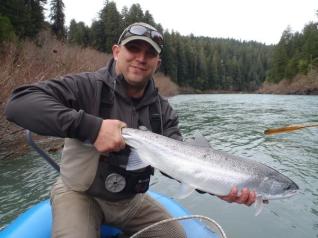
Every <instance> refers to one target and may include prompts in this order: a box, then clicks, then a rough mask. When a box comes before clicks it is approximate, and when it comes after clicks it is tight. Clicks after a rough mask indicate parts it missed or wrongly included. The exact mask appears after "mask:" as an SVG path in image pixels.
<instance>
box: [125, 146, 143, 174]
mask: <svg viewBox="0 0 318 238" xmlns="http://www.w3.org/2000/svg"><path fill="white" fill-rule="evenodd" d="M147 166H149V164H147V163H145V162H144V161H143V160H141V159H140V157H139V155H138V153H137V152H136V150H135V149H131V152H130V154H129V157H128V163H127V166H126V170H138V169H142V168H145V167H147Z"/></svg>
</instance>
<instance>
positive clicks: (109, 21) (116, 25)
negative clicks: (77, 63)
mask: <svg viewBox="0 0 318 238" xmlns="http://www.w3.org/2000/svg"><path fill="white" fill-rule="evenodd" d="M100 19H101V25H102V27H103V34H102V38H103V40H104V41H103V43H102V45H101V46H100V48H101V49H103V51H105V52H108V53H110V52H111V51H112V46H113V44H115V43H117V41H118V38H119V36H120V33H121V32H122V31H123V29H122V23H121V15H120V13H119V12H118V11H117V7H116V3H115V2H108V1H106V5H105V7H104V8H103V10H102V11H101V14H100Z"/></svg>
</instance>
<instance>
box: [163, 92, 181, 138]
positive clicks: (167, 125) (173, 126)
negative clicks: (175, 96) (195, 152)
mask: <svg viewBox="0 0 318 238" xmlns="http://www.w3.org/2000/svg"><path fill="white" fill-rule="evenodd" d="M161 109H162V115H163V135H164V136H167V137H171V138H173V139H175V140H182V135H181V132H180V129H179V119H178V115H177V113H176V112H175V111H174V110H173V108H172V107H171V105H170V104H169V102H168V100H166V99H163V98H162V97H161Z"/></svg>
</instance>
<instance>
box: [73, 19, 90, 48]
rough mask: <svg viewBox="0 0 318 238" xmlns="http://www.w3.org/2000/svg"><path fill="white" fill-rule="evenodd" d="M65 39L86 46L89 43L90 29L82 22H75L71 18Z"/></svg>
mask: <svg viewBox="0 0 318 238" xmlns="http://www.w3.org/2000/svg"><path fill="white" fill-rule="evenodd" d="M67 39H68V41H69V42H70V43H71V44H77V45H81V46H84V47H87V46H88V45H89V44H90V29H89V27H88V26H86V25H85V24H84V22H78V23H77V22H76V21H75V20H74V19H72V20H71V23H70V27H69V30H68V33H67Z"/></svg>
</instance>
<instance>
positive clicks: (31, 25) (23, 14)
mask: <svg viewBox="0 0 318 238" xmlns="http://www.w3.org/2000/svg"><path fill="white" fill-rule="evenodd" d="M45 3H46V0H1V4H0V15H2V16H3V17H7V18H8V19H9V20H10V23H11V25H12V27H13V29H14V32H15V34H16V35H17V36H18V37H20V38H25V37H31V38H33V37H35V36H36V35H37V33H38V32H39V31H40V30H41V29H42V27H43V25H44V15H43V5H44V4H45Z"/></svg>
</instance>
